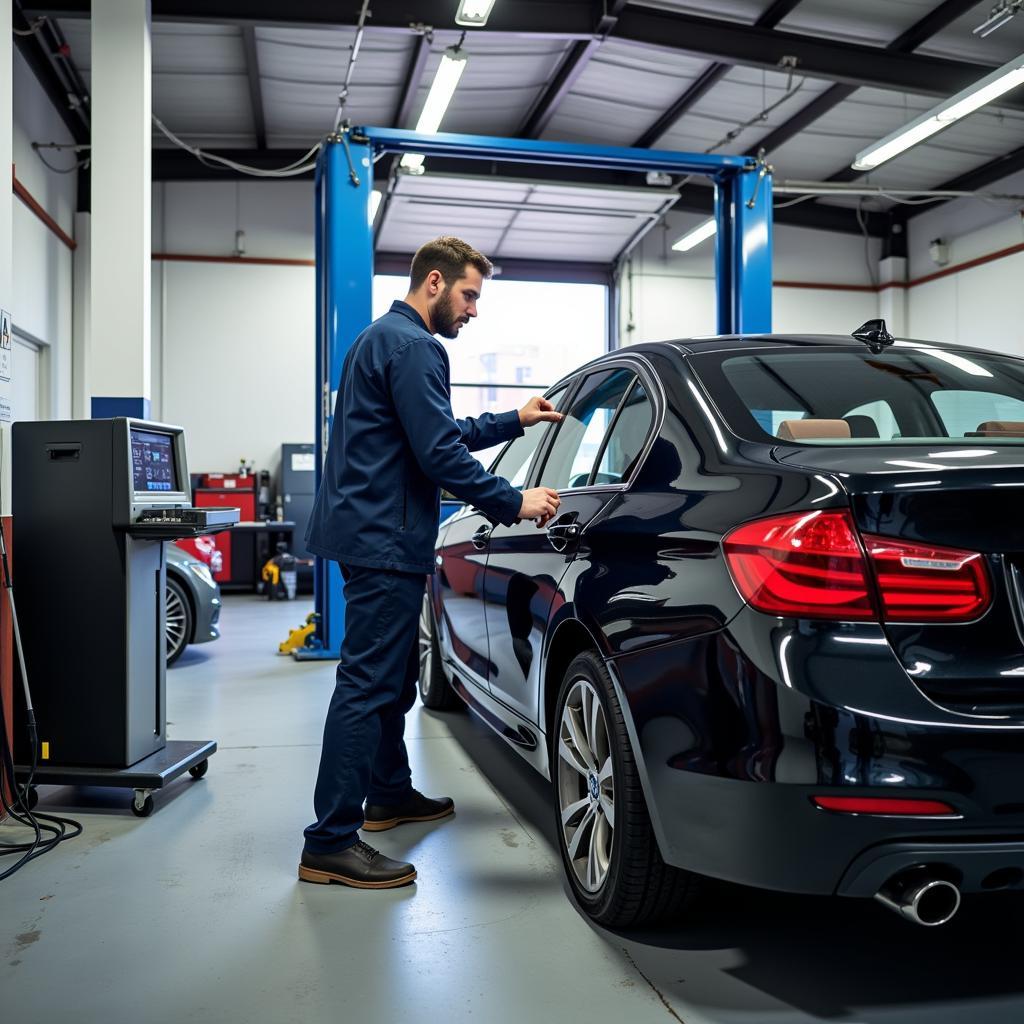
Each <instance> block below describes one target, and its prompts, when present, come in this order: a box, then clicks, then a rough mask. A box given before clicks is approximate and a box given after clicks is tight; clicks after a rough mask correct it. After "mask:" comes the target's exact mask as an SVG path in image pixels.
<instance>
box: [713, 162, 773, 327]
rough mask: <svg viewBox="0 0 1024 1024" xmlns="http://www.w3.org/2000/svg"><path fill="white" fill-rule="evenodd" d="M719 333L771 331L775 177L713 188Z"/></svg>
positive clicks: (747, 177) (732, 180)
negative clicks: (715, 222) (773, 185)
mask: <svg viewBox="0 0 1024 1024" xmlns="http://www.w3.org/2000/svg"><path fill="white" fill-rule="evenodd" d="M715 219H716V221H717V224H718V233H717V235H716V238H715V278H716V280H717V284H718V333H719V334H765V333H768V332H769V331H771V329H772V176H771V174H769V173H764V174H762V173H761V169H760V168H751V169H750V170H748V171H741V172H740V173H738V174H736V173H732V174H730V175H728V176H727V177H724V178H723V179H722V180H720V181H719V182H718V184H717V185H716V187H715Z"/></svg>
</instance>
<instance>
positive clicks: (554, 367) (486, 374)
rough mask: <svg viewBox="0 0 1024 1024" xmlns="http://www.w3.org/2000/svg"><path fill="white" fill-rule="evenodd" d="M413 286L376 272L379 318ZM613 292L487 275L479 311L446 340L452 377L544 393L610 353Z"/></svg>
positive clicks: (457, 380)
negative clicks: (609, 307) (608, 325)
mask: <svg viewBox="0 0 1024 1024" xmlns="http://www.w3.org/2000/svg"><path fill="white" fill-rule="evenodd" d="M424 240H425V239H424ZM499 262H500V261H499ZM408 288H409V280H408V278H406V277H394V276H385V275H378V276H376V277H374V279H373V316H374V318H375V319H376V318H377V317H379V316H382V315H383V314H384V313H386V312H387V311H388V309H389V308H390V307H391V303H392V301H394V300H395V299H402V298H404V297H405V294H406V292H407V291H408ZM607 298H608V289H607V288H606V287H605V286H604V285H600V284H567V283H565V282H557V281H554V282H552V281H505V280H502V279H501V278H500V277H496V278H494V279H493V280H491V281H485V282H484V286H483V291H482V293H481V296H480V301H479V302H478V303H477V309H478V311H479V316H478V317H477V318H476V319H475V320H473V321H471V322H470V323H469V324H467V325H466V326H465V327H463V329H462V330H461V331H460V332H459V337H458V338H456V339H454V340H452V341H449V340H447V339H444V338H442V339H441V342H442V344H443V345H444V346H445V348H446V349H447V350H448V359H449V362H450V363H451V372H452V376H451V379H452V383H453V384H494V385H496V386H498V387H499V388H500V386H501V385H503V384H526V385H530V387H531V388H532V389H533V390H526V391H524V392H522V393H523V394H524V395H526V397H529V396H530V395H533V394H541V393H543V392H544V391H545V390H546V389H547V388H549V387H550V386H551V385H552V384H554V383H555V381H557V380H561V379H562V377H564V376H565V375H566V374H568V373H571V372H572V371H573V370H574V369H576V367H577V366H582V365H583V364H584V363H586V362H588V361H589V360H591V359H595V358H596V357H597V356H599V355H601V354H603V353H604V352H605V350H606V348H607V330H606V326H605V320H606V317H607ZM524 400H525V399H524ZM522 404H523V403H522V402H520V403H519V405H522Z"/></svg>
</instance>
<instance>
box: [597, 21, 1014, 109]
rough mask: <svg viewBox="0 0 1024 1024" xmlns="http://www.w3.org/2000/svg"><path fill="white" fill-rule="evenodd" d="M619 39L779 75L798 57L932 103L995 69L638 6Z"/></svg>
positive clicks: (822, 72)
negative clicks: (785, 61) (932, 98)
mask: <svg viewBox="0 0 1024 1024" xmlns="http://www.w3.org/2000/svg"><path fill="white" fill-rule="evenodd" d="M613 36H614V38H616V39H626V40H630V41H632V42H635V43H643V44H645V45H648V46H661V47H667V48H669V49H672V50H676V51H677V52H679V53H687V54H691V55H696V56H710V57H714V58H715V59H716V60H719V61H721V62H722V63H726V64H742V65H745V66H747V67H757V68H764V69H767V70H776V69H778V67H779V65H780V62H781V61H782V59H783V58H784V57H795V58H796V59H797V70H798V72H799V73H800V74H803V75H807V76H809V77H811V78H820V79H825V80H827V81H833V82H843V83H846V84H848V85H868V86H874V87H875V88H878V89H888V90H893V91H897V92H910V93H917V94H921V95H925V96H949V95H951V94H952V93H955V92H958V91H959V90H960V89H963V88H966V87H967V86H968V85H970V84H972V83H973V82H976V81H977V80H978V79H979V78H982V77H984V76H985V75H987V74H989V73H990V72H991V71H992V70H994V66H993V65H989V64H974V63H969V62H966V61H958V60H948V59H945V58H941V57H926V56H920V55H917V54H903V53H896V52H894V51H892V50H886V49H884V48H882V47H877V46H865V45H863V44H859V43H848V42H843V41H841V40H836V39H826V38H823V37H821V36H812V35H800V34H798V33H795V32H780V31H779V30H777V29H766V28H758V27H756V26H753V25H741V24H737V23H734V22H725V21H719V20H715V19H713V18H703V17H696V16H695V15H690V14H680V13H675V12H672V13H668V12H664V11H656V10H653V9H648V8H639V7H628V8H627V9H626V10H625V11H624V12H623V13H622V15H621V17H620V18H619V23H618V25H617V26H616V29H615V32H614V33H613ZM1005 105H1006V106H1013V107H1014V108H1016V109H1024V100H1022V99H1020V98H1019V97H1017V98H1015V99H1014V100H1013V101H1011V102H1008V103H1007V104H1005Z"/></svg>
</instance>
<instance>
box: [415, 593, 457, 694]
mask: <svg viewBox="0 0 1024 1024" xmlns="http://www.w3.org/2000/svg"><path fill="white" fill-rule="evenodd" d="M419 656H420V679H419V690H420V700H421V701H423V706H424V707H426V708H430V709H431V710H432V711H450V710H451V709H452V708H458V707H461V706H462V701H461V700H460V699H459V695H458V694H457V693H456V692H455V690H454V689H452V685H451V683H450V682H449V681H448V677H447V676H446V675H445V672H444V663H443V662H442V661H441V647H440V645H439V644H438V640H437V628H436V626H435V624H434V609H433V607H432V605H431V603H430V591H429V589H428V590H427V591H426V593H425V594H424V595H423V608H422V610H421V611H420V630H419Z"/></svg>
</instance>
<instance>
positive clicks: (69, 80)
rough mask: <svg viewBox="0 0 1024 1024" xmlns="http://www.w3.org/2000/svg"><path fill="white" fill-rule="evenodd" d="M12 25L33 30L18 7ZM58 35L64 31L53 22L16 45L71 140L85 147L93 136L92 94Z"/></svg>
mask: <svg viewBox="0 0 1024 1024" xmlns="http://www.w3.org/2000/svg"><path fill="white" fill-rule="evenodd" d="M12 25H13V27H14V29H15V30H16V31H18V32H28V31H29V30H30V29H31V27H32V25H31V22H30V21H29V18H28V17H27V16H26V15H25V14H24V13H23V12H22V11H21V9H20V8H19V5H18V4H15V5H14V8H13V10H12ZM55 33H60V28H59V26H57V25H56V23H53V22H50V23H47V24H43V25H40V26H38V27H37V29H36V31H35V32H32V34H31V35H16V36H15V37H14V42H15V45H16V46H17V47H18V52H19V53H20V54H21V55H22V57H23V58H24V59H25V63H26V64H28V66H29V68H30V69H31V70H32V73H33V74H34V75H35V77H36V80H37V81H38V82H39V85H40V86H41V87H42V89H43V91H44V92H45V93H46V95H47V98H48V99H49V100H50V103H51V104H52V105H53V108H54V110H56V111H57V115H58V116H59V117H60V119H61V120H62V121H63V122H64V125H65V126H66V128H67V130H68V132H70V134H71V137H72V138H73V139H74V140H75V142H76V143H78V144H79V145H85V144H87V143H88V142H89V137H90V132H89V95H88V93H87V92H86V91H85V87H84V84H83V83H81V76H80V75H79V74H78V71H77V69H76V68H75V66H74V63H73V62H72V60H71V57H70V56H69V55H68V54H66V53H64V52H62V50H61V46H62V45H66V44H65V42H64V36H63V34H62V33H61V34H59V35H55Z"/></svg>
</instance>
